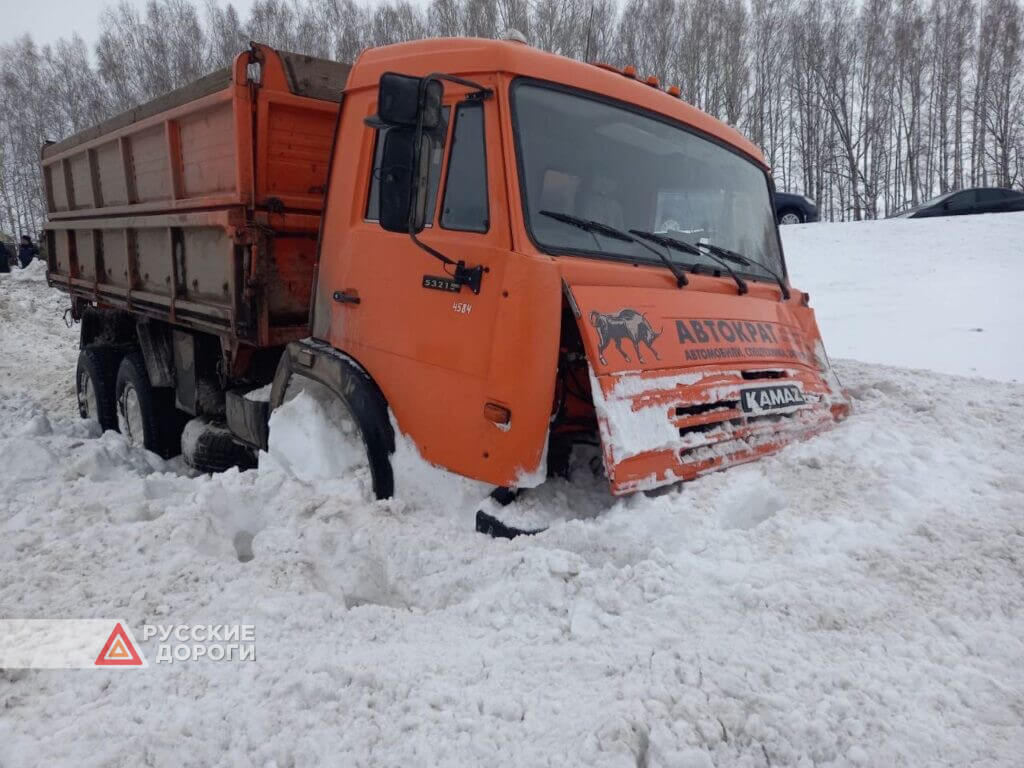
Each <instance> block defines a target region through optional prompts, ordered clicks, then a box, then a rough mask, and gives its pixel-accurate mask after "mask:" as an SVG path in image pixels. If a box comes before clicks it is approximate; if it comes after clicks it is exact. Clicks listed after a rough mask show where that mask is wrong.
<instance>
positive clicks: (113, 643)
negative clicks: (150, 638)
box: [95, 622, 142, 667]
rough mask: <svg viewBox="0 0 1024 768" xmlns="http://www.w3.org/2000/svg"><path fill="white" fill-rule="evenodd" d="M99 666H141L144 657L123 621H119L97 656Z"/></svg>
mask: <svg viewBox="0 0 1024 768" xmlns="http://www.w3.org/2000/svg"><path fill="white" fill-rule="evenodd" d="M95 666H97V667H141V666H142V657H141V656H139V652H138V651H137V650H135V646H134V645H133V644H132V641H131V640H130V639H129V638H128V633H127V632H125V631H124V627H122V626H121V622H117V625H116V626H115V627H114V629H113V631H112V632H111V633H110V637H108V638H107V642H106V643H105V644H104V646H103V650H102V651H100V655H99V656H97V657H96V664H95Z"/></svg>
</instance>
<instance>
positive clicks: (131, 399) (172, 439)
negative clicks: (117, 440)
mask: <svg viewBox="0 0 1024 768" xmlns="http://www.w3.org/2000/svg"><path fill="white" fill-rule="evenodd" d="M114 392H115V401H114V402H115V405H116V409H115V410H116V412H117V424H118V429H119V430H120V432H121V434H122V435H124V436H125V439H127V440H128V442H129V443H131V444H132V445H137V446H140V447H143V448H146V449H147V450H150V451H152V452H153V453H155V454H158V455H159V456H161V457H162V458H165V459H169V458H171V457H172V456H177V455H178V454H179V453H181V432H182V430H183V429H184V426H185V420H184V418H182V417H183V414H182V413H181V411H179V410H178V409H177V408H176V407H175V405H174V390H173V389H171V388H170V387H154V386H152V385H151V384H150V383H149V375H148V374H147V373H146V363H145V361H144V360H143V359H142V352H140V351H139V350H138V349H133V350H131V351H130V352H128V353H127V354H126V355H125V357H124V359H123V360H121V365H120V366H119V367H118V369H117V381H116V384H115V386H114Z"/></svg>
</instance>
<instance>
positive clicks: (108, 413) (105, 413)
mask: <svg viewBox="0 0 1024 768" xmlns="http://www.w3.org/2000/svg"><path fill="white" fill-rule="evenodd" d="M123 354H124V351H123V350H121V349H118V348H117V347H110V346H106V345H103V344H91V345H89V346H87V347H85V348H84V349H82V350H81V351H80V352H79V353H78V368H77V369H76V371H75V393H76V395H77V396H78V415H79V416H81V417H82V418H83V419H93V420H94V421H97V422H99V425H100V429H102V430H103V431H104V432H106V431H107V430H108V429H113V430H115V431H116V430H117V398H116V396H115V394H114V392H115V386H116V382H117V367H118V364H119V363H120V362H121V356H122V355H123Z"/></svg>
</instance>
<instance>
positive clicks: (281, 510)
mask: <svg viewBox="0 0 1024 768" xmlns="http://www.w3.org/2000/svg"><path fill="white" fill-rule="evenodd" d="M976 218H977V219H978V220H979V223H978V224H977V225H976V227H977V230H976V232H975V234H973V235H971V236H970V238H969V240H970V241H971V246H970V247H971V248H972V249H973V250H972V251H971V252H970V259H969V264H970V265H972V266H973V268H974V269H975V270H976V271H978V272H979V273H981V272H984V273H985V275H986V277H985V278H984V279H982V278H979V277H975V276H972V274H971V272H969V271H965V270H963V269H962V268H961V266H959V264H960V262H961V259H965V258H968V257H967V255H966V254H964V253H962V251H963V250H964V249H965V248H966V247H967V246H966V245H965V244H964V242H963V241H960V240H958V239H957V238H958V237H959V236H960V235H956V236H954V234H953V233H957V232H960V228H961V227H969V226H972V225H968V224H961V223H960V221H957V220H950V221H948V222H940V221H933V222H885V223H880V224H862V225H813V226H808V227H803V228H793V229H791V230H786V233H785V237H786V245H787V250H788V252H789V254H790V261H791V272H792V274H793V277H794V282H795V283H796V284H797V285H799V286H800V287H802V288H805V289H807V290H810V291H811V294H812V300H813V304H814V305H815V306H816V307H817V308H818V310H817V311H818V313H819V318H821V321H822V326H823V328H824V335H825V341H826V344H827V345H828V346H829V348H830V351H831V353H832V355H833V357H837V356H852V357H856V358H862V359H867V360H874V361H878V360H882V361H890V362H892V361H906V363H907V364H911V365H915V366H922V367H931V368H934V369H937V370H950V371H966V370H969V369H971V368H977V369H978V370H979V371H982V372H984V373H987V374H988V375H990V376H997V377H1003V378H1007V379H1009V378H1014V377H1016V378H1018V380H1019V379H1020V371H1021V370H1022V367H1024V360H1022V358H1024V345H1021V344H1020V342H1019V339H1018V340H1015V339H1013V338H1012V337H1011V336H1010V335H1008V336H1007V337H1006V338H1005V339H1003V341H1004V342H1005V343H1004V344H1003V349H1002V353H1003V356H1004V357H1005V360H1004V361H1003V363H1002V364H1000V358H999V356H998V355H996V354H995V350H994V349H993V348H986V350H985V351H980V350H979V349H978V347H979V344H986V343H987V341H988V340H989V339H990V338H991V336H990V334H993V335H994V334H996V333H1002V331H1001V330H1000V329H1001V328H1002V327H1003V326H1012V325H1015V326H1016V332H1017V333H1020V331H1021V329H1022V323H1021V322H1020V320H1021V316H1020V314H1019V313H1020V311H1021V310H1020V309H1019V306H1018V305H1016V304H1014V303H1013V302H1010V301H1008V300H1004V299H1002V298H1001V299H999V300H998V301H997V300H993V298H992V297H993V296H994V295H996V294H998V295H999V296H1001V297H1008V296H1009V295H1010V294H1009V291H1011V290H1013V289H1012V288H1011V287H1010V286H1012V285H1013V284H1014V278H1016V280H1021V279H1022V278H1024V263H1022V262H1024V260H1018V261H1017V262H1014V261H1013V259H1012V255H1013V253H1012V251H1013V249H1014V248H1018V247H1019V243H1020V242H1021V240H1022V237H1021V236H1022V235H1024V217H1003V218H1001V219H1000V218H997V217H976ZM910 224H914V225H915V227H917V228H918V229H916V230H915V231H914V233H913V234H912V235H911V234H906V232H909V231H910V230H909V229H905V228H908V227H909V225H910ZM886 228H888V231H889V232H890V234H888V235H887V234H885V233H886ZM943 232H946V233H947V234H943ZM978 238H982V239H983V240H984V241H983V242H982V241H978V240H977V239H978ZM985 238H988V239H985ZM990 241H991V242H990ZM1004 241H1012V243H1011V244H1006V243H1004ZM927 243H936V244H938V243H944V244H945V250H944V251H942V254H940V255H942V260H939V257H938V256H935V257H934V258H933V259H930V260H928V261H927V262H926V261H925V260H924V257H923V256H922V255H921V253H922V250H923V247H924V246H922V244H927ZM883 244H884V246H883ZM883 247H885V248H887V249H888V250H886V251H884V252H882V251H880V249H881V248H883ZM928 247H929V248H930V246H928ZM954 249H955V250H954ZM989 255H990V256H989ZM913 264H917V265H918V267H917V268H918V269H919V270H920V271H919V272H915V271H914V269H915V268H914V267H913ZM869 265H870V266H871V268H870V269H868V268H866V267H867V266H869ZM880 270H883V271H880ZM893 272H898V273H899V274H906V279H900V280H898V281H897V280H894V278H893V277H892V276H891V275H892V274H893ZM911 274H912V275H913V278H911V277H910V275H911ZM956 276H962V280H961V282H959V283H958V284H957V285H953V284H951V282H950V281H951V280H952V279H953V278H954V277H956ZM895 282H898V283H899V284H898V285H893V283H895ZM886 297H888V298H889V299H891V298H894V297H895V298H899V299H901V301H900V302H899V303H896V304H890V303H889V302H888V299H887V298H886ZM946 301H948V302H951V303H949V304H944V303H943V302H946ZM957 302H959V304H958V303H957ZM64 306H65V302H64V301H63V299H62V297H61V295H60V294H58V293H55V292H51V291H49V290H48V289H47V288H46V286H45V283H44V282H43V280H42V275H41V274H40V273H39V272H38V271H35V272H33V271H30V272H28V273H15V274H14V275H13V276H7V275H4V276H0V392H2V397H0V618H97V617H99V618H103V617H117V618H122V619H124V620H125V621H127V622H128V624H129V625H130V626H131V627H132V628H133V629H134V631H135V636H136V638H137V639H141V638H140V634H141V633H140V628H141V627H142V626H144V625H146V624H150V625H153V624H235V623H245V624H253V625H255V627H256V649H257V658H256V661H252V662H235V663H227V662H212V661H195V662H178V663H174V664H169V665H168V664H156V663H154V662H155V656H156V642H155V641H150V642H142V643H141V644H142V647H143V649H144V652H145V653H146V654H147V657H148V659H149V667H148V668H147V669H144V670H140V671H121V670H118V671H113V672H96V671H59V670H52V671H26V670H8V671H6V672H3V671H0V765H2V766H4V768H17V767H18V766H36V765H67V766H72V765H73V766H93V765H95V766H101V765H102V766H106V765H139V764H142V765H152V766H183V765H196V766H201V765H203V766H205V765H238V766H243V765H245V766H248V765H260V766H308V765H320V764H332V765H345V766H350V765H351V766H434V765H445V766H448V765H450V766H470V765H486V766H542V765H551V766H560V767H561V766H616V767H617V766H630V767H632V766H647V767H648V768H668V767H670V766H671V767H673V768H675V767H678V768H683V767H686V768H690V767H696V766H711V765H715V766H745V767H750V768H753V767H754V766H768V765H771V766H784V765H793V766H935V765H950V766H953V765H956V766H960V765H982V766H985V765H989V766H997V765H998V766H1017V765H1020V764H1021V754H1024V665H1022V663H1021V661H1022V659H1024V473H1022V472H1021V466H1022V464H1024V449H1022V444H1024V385H1021V384H1016V383H1010V382H997V381H991V380H983V379H977V378H966V377H956V376H949V375H944V374H936V373H926V372H921V371H911V370H906V369H902V368H892V367H885V366H882V365H878V364H874V363H872V364H866V363H863V362H854V361H852V360H840V361H839V362H838V363H837V369H838V372H839V375H840V377H841V378H842V379H843V381H844V383H845V384H846V385H847V386H848V387H849V389H850V393H851V395H852V398H853V405H854V415H853V417H852V418H851V419H850V420H848V421H847V422H846V423H844V424H843V425H841V426H840V427H838V428H837V429H835V430H833V431H831V432H829V433H827V434H824V435H821V436H819V437H816V438H814V439H813V440H811V441H809V442H806V443H803V444H799V445H794V446H791V447H789V448H787V449H786V450H784V451H783V452H781V453H780V454H779V455H777V456H774V457H771V458H769V459H766V460H763V461H760V462H758V463H756V464H752V465H748V466H744V467H739V468H735V469H732V470H729V471H727V472H723V473H719V474H715V475H711V476H708V477H705V478H703V479H701V480H698V481H696V482H693V483H690V484H687V485H686V486H684V487H683V488H681V489H679V490H676V491H673V492H671V493H669V494H666V495H663V496H660V497H657V498H646V497H644V496H640V497H635V498H625V499H621V500H618V501H613V500H612V499H610V498H608V497H607V496H602V495H600V494H595V493H593V492H591V494H590V495H587V496H582V497H581V496H580V494H579V493H578V492H577V491H576V490H575V489H568V488H566V487H564V486H557V485H552V486H549V487H548V488H546V489H545V494H546V495H545V496H544V497H543V498H544V499H545V503H549V504H552V505H562V506H565V507H572V506H578V505H579V504H580V503H581V498H582V499H584V500H585V501H586V504H587V505H588V506H589V507H592V509H588V510H585V511H588V512H593V511H597V510H601V511H600V514H597V515H595V516H592V517H588V518H587V519H581V520H574V521H572V522H568V523H564V524H561V525H556V526H555V527H553V528H552V529H551V530H549V531H548V532H546V533H544V534H541V535H539V536H536V537H530V538H520V539H516V540H515V541H512V542H508V541H497V540H492V539H489V538H486V537H483V536H480V535H478V534H475V533H473V532H472V531H471V530H470V528H469V526H468V525H467V524H466V520H465V517H464V514H463V513H464V510H462V509H459V508H457V507H456V506H454V505H445V504H442V503H437V502H420V503H417V502H408V503H403V502H400V501H393V502H374V503H370V502H367V501H365V498H366V493H367V490H366V485H367V481H366V478H365V477H362V476H358V475H357V476H356V477H354V478H352V479H349V480H340V481H331V482H322V481H316V480H311V479H307V480H300V479H298V478H297V477H295V475H294V474H290V473H287V472H281V471H271V470H269V469H267V468H266V466H265V467H264V469H262V470H259V471H250V472H246V473H241V474H239V473H237V472H229V473H226V474H223V475H220V476H212V477H211V476H204V477H191V476H189V473H187V472H185V471H184V469H183V467H182V465H181V464H180V462H172V463H167V464H165V463H163V462H161V461H159V460H158V459H156V458H154V457H153V456H152V455H146V454H144V453H143V452H140V451H137V450H129V449H128V448H126V446H125V445H124V443H123V441H122V440H121V438H120V437H119V436H118V435H116V434H113V433H107V434H105V435H103V436H98V435H96V433H95V432H94V431H93V430H92V429H91V428H90V427H89V426H88V425H87V424H85V423H83V422H81V421H79V420H78V419H77V418H76V415H75V413H74V394H73V382H72V370H73V367H74V359H75V355H76V349H75V331H74V330H73V329H72V330H69V329H67V328H65V326H64V323H63V321H62V319H61V313H62V311H63V308H64ZM943 307H949V308H950V309H949V311H948V316H947V312H946V310H945V309H943ZM883 313H884V314H885V317H887V318H889V322H890V323H891V325H887V324H886V323H883V322H882V321H881V320H880V319H879V316H880V315H882V314H883ZM925 314H926V315H927V317H930V318H933V319H935V324H934V327H933V328H931V330H930V333H933V334H935V335H937V336H938V337H940V338H941V339H942V340H943V344H944V345H945V347H943V344H939V343H936V344H935V345H929V346H927V347H925V346H923V345H922V344H919V342H921V341H922V340H923V341H927V340H928V339H929V338H930V337H928V334H927V333H926V332H925V331H927V330H928V328H927V324H924V325H922V326H920V327H919V325H918V324H919V323H921V322H922V321H921V317H922V316H924V315H925ZM965 315H969V316H965ZM975 325H977V326H978V327H983V328H985V330H984V331H983V332H978V333H970V332H967V331H965V330H963V329H964V328H967V327H972V326H975ZM1010 330H1012V329H1010ZM908 342H909V343H908ZM943 348H945V349H946V350H947V352H948V354H947V355H945V356H943V355H942V354H941V353H942V350H943ZM925 352H927V354H926V353H925ZM915 354H916V356H915ZM307 426H308V427H310V428H311V429H313V430H314V432H313V433H311V434H310V440H311V441H313V440H315V439H316V435H315V425H307ZM306 469H309V466H308V465H307V466H306ZM300 474H301V473H300ZM306 476H307V478H308V477H309V476H308V475H306ZM577 511H579V510H577Z"/></svg>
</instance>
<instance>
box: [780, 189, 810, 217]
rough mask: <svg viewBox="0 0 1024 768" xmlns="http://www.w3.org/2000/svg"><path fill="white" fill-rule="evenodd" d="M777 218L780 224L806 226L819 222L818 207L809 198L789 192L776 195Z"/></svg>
mask: <svg viewBox="0 0 1024 768" xmlns="http://www.w3.org/2000/svg"><path fill="white" fill-rule="evenodd" d="M775 218H777V219H778V220H779V224H804V223H805V222H808V221H817V220H818V206H816V205H815V204H814V201H813V200H811V198H809V197H804V196H803V195H793V194H790V193H789V192H776V193H775Z"/></svg>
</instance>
